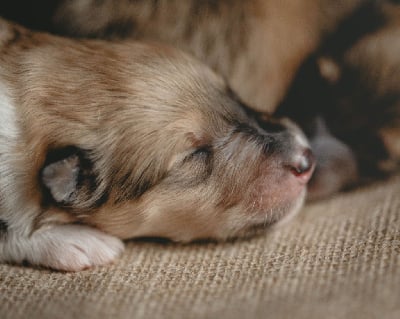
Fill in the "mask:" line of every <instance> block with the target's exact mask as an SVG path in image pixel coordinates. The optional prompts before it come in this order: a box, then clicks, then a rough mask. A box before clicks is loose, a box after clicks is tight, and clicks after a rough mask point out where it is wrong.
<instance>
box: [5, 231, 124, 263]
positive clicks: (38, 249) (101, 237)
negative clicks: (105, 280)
mask: <svg viewBox="0 0 400 319" xmlns="http://www.w3.org/2000/svg"><path fill="white" fill-rule="evenodd" d="M3 237H5V236H3ZM123 249H124V245H123V243H122V241H120V240H119V239H117V238H116V237H113V236H110V235H107V234H105V233H103V232H101V231H98V230H96V229H94V228H90V227H88V226H83V225H75V224H67V225H55V226H53V227H51V228H45V229H40V230H38V231H36V232H34V233H33V234H32V235H31V236H29V237H25V238H24V237H22V238H21V237H20V236H17V235H15V234H13V233H9V234H7V237H5V238H3V239H2V240H0V261H5V262H16V263H21V262H23V261H27V262H29V263H30V264H33V265H40V266H45V267H50V268H54V269H57V270H64V271H78V270H82V269H86V268H89V267H93V266H100V265H105V264H109V263H111V262H113V261H114V260H115V259H116V258H117V257H118V256H119V255H120V254H121V253H122V251H123Z"/></svg>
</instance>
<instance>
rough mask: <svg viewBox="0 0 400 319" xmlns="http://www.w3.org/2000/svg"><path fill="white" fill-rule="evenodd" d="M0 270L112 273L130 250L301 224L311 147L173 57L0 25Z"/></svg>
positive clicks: (153, 49)
mask: <svg viewBox="0 0 400 319" xmlns="http://www.w3.org/2000/svg"><path fill="white" fill-rule="evenodd" d="M0 119H1V121H0V220H1V222H0V226H1V227H0V232H1V233H0V235H1V236H0V261H6V262H17V263H20V262H22V261H24V260H25V261H28V262H29V263H31V264H37V265H43V266H48V267H52V268H55V269H60V270H80V269H84V268H87V267H91V266H95V265H102V264H106V263H109V262H112V261H113V260H115V258H117V256H118V255H119V254H120V253H121V251H122V250H123V244H122V242H121V240H120V239H125V238H131V237H137V236H162V237H167V238H170V239H172V240H176V241H182V242H187V241H190V240H194V239H199V238H216V239H225V238H229V237H233V236H238V235H240V234H243V233H244V232H246V231H247V230H248V229H251V228H253V227H256V226H260V225H261V226H263V225H266V224H270V223H273V222H276V221H279V220H281V219H282V218H284V217H288V216H289V215H292V214H294V213H295V212H297V211H298V210H299V208H300V206H301V204H302V202H303V199H304V196H305V193H306V184H307V182H308V180H309V179H310V177H311V174H312V171H313V167H314V164H313V158H312V155H311V152H310V149H309V147H308V144H307V142H306V139H305V138H304V136H303V135H302V133H301V132H300V131H299V130H298V129H297V128H296V127H295V126H294V125H293V124H290V123H289V122H287V121H281V122H276V121H273V120H269V121H259V120H258V118H257V116H256V115H255V114H252V113H251V112H250V111H249V110H248V109H246V108H245V107H244V106H243V105H242V104H241V103H240V102H239V100H238V99H237V98H236V97H235V96H234V95H233V93H232V92H231V91H230V90H229V89H228V87H227V85H226V84H225V83H224V81H222V80H221V78H220V77H218V76H217V75H216V74H215V73H213V72H212V71H211V70H209V69H208V68H207V67H206V66H204V65H202V64H201V63H199V62H197V61H196V60H194V59H193V58H191V57H189V56H187V55H185V54H184V53H181V52H179V51H176V50H175V49H172V48H169V47H165V46H161V45H156V44H141V43H134V42H133V43H106V42H101V41H89V40H88V41H82V40H81V41H78V40H70V39H64V38H59V37H56V36H51V35H48V34H42V33H34V32H30V31H28V30H26V29H24V28H22V27H19V26H16V25H13V24H9V23H8V22H6V21H4V20H0Z"/></svg>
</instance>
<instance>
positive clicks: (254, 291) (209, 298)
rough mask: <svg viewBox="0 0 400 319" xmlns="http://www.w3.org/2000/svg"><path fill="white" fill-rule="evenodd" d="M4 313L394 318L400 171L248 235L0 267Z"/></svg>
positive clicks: (98, 318)
mask: <svg viewBox="0 0 400 319" xmlns="http://www.w3.org/2000/svg"><path fill="white" fill-rule="evenodd" d="M0 318H1V319H7V318H10V319H11V318H12V319H18V318H30V319H35V318H40V319H45V318H49V319H50V318H51V319H55V318H62V319H64V318H65V319H67V318H68V319H69V318H93V319H102V318H135V319H139V318H146V319H147V318H151V319H153V318H185V319H190V318H229V319H231V318H232V319H234V318H246V319H251V318H291V319H292V318H293V319H300V318H305V319H314V318H322V319H325V318H351V319H358V318H360V319H366V318H379V319H390V318H393V319H395V318H396V319H398V318H400V177H394V178H392V179H390V180H389V181H385V182H380V183H377V184H373V185H370V186H368V187H366V188H362V189H359V190H356V191H353V192H351V193H348V194H341V195H338V196H337V197H336V198H333V199H330V200H326V201H323V202H319V203H315V204H309V205H308V206H306V207H305V208H304V209H303V211H302V213H301V214H300V215H299V216H298V217H297V218H296V219H295V220H294V221H292V222H291V223H290V224H288V225H286V226H284V227H282V228H280V229H277V230H272V231H269V232H268V233H266V234H263V235H261V236H257V237H255V238H252V239H250V240H241V241H236V242H230V243H219V244H215V243H208V244H191V245H186V246H182V245H176V244H165V243H150V242H137V241H136V242H135V241H133V242H130V243H128V244H127V250H126V253H125V254H124V255H123V257H122V259H121V260H120V261H119V262H118V263H117V264H115V265H113V266H110V267H102V268H97V269H93V270H88V271H83V272H79V273H58V272H53V271H49V270H43V269H31V268H27V267H19V266H10V265H0Z"/></svg>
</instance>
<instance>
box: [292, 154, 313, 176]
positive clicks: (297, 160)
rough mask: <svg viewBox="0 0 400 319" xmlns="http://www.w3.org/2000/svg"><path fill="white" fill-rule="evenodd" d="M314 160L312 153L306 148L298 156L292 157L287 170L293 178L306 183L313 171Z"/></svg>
mask: <svg viewBox="0 0 400 319" xmlns="http://www.w3.org/2000/svg"><path fill="white" fill-rule="evenodd" d="M314 166H315V159H314V155H313V153H312V151H311V150H310V149H309V148H307V149H305V150H303V151H302V152H301V154H300V155H297V156H295V157H294V159H293V161H292V163H290V164H289V169H290V171H291V172H292V173H293V175H294V176H296V177H298V178H299V180H301V181H302V182H304V183H307V182H308V181H309V180H310V178H311V175H312V173H313V171H314Z"/></svg>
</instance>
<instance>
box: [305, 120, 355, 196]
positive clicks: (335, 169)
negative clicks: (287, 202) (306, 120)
mask: <svg viewBox="0 0 400 319" xmlns="http://www.w3.org/2000/svg"><path fill="white" fill-rule="evenodd" d="M310 143H311V148H312V150H313V153H314V155H315V157H316V161H317V166H316V169H315V171H314V175H313V177H312V178H311V180H310V182H309V184H308V199H309V200H315V199H321V198H324V197H328V196H329V195H332V194H333V193H336V192H338V191H340V190H342V189H344V188H346V187H348V186H350V185H352V184H353V183H355V182H356V180H357V178H358V167H357V160H356V157H355V155H354V153H353V152H352V150H351V149H350V147H348V146H347V145H346V144H344V143H343V142H342V141H340V140H338V139H337V138H336V137H334V136H333V135H332V134H330V132H329V131H328V129H327V128H326V126H325V123H324V122H323V121H322V120H318V123H317V134H316V135H315V136H314V137H313V138H312V139H311V141H310Z"/></svg>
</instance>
